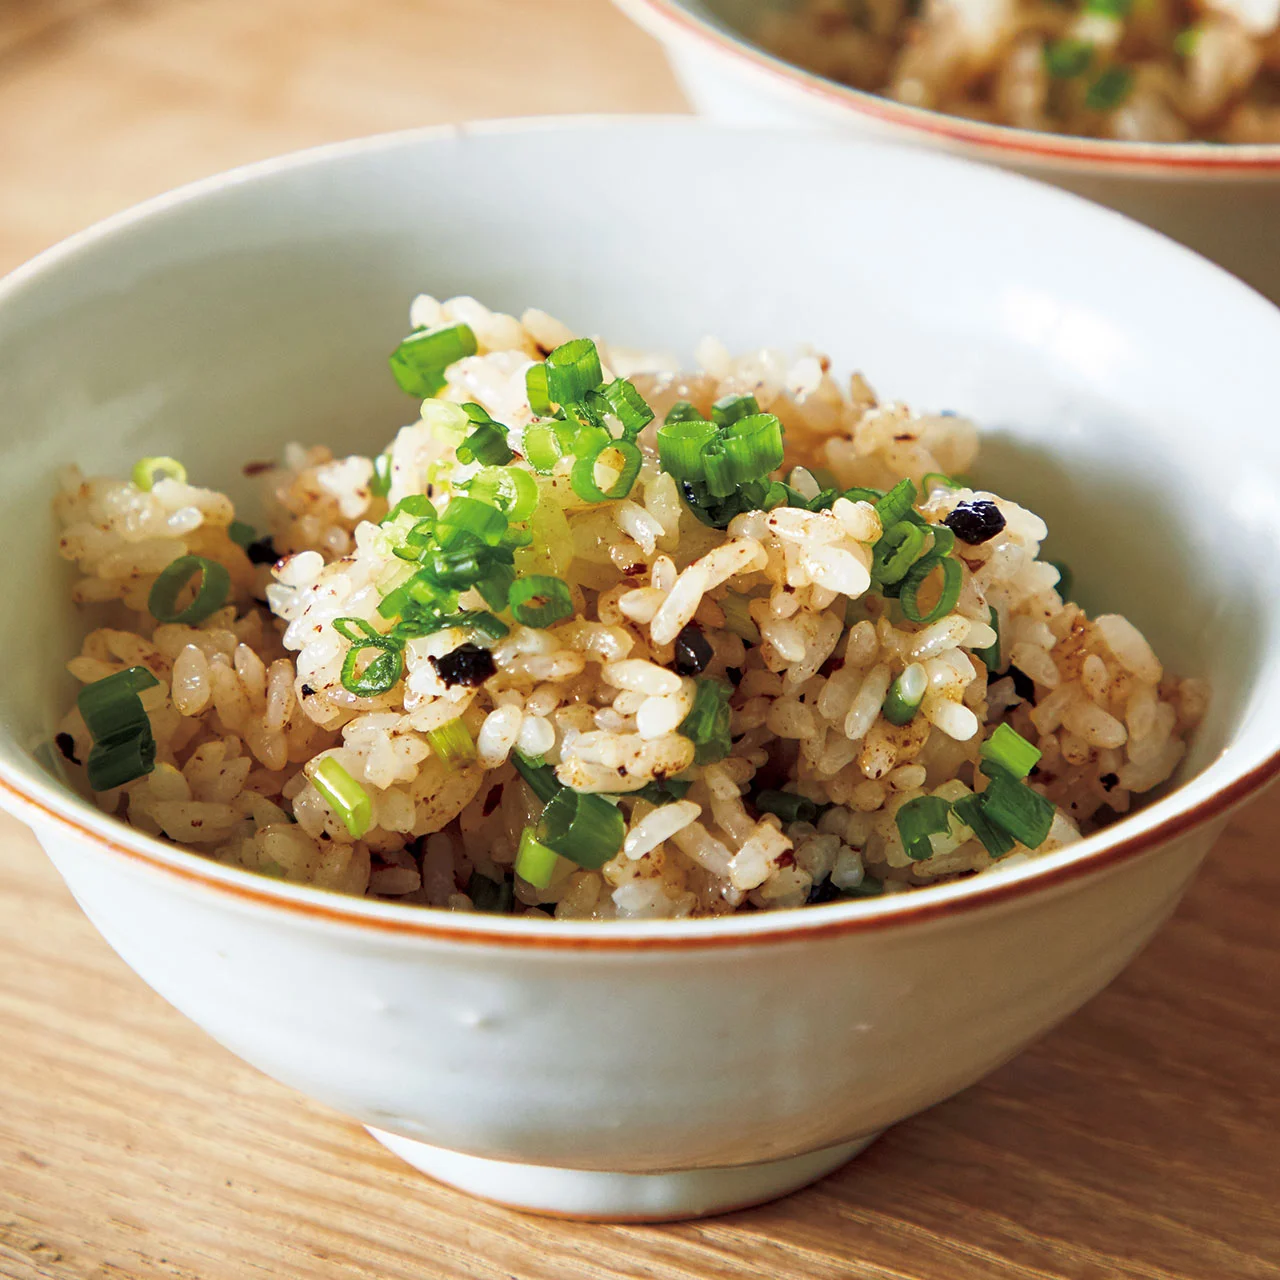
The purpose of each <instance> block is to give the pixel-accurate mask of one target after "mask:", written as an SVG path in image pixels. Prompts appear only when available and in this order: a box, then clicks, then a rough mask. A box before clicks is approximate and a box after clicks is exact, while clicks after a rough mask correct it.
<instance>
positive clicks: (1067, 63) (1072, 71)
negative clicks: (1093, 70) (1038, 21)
mask: <svg viewBox="0 0 1280 1280" xmlns="http://www.w3.org/2000/svg"><path fill="white" fill-rule="evenodd" d="M1092 62H1093V45H1092V44H1091V43H1090V42H1089V41H1088V40H1076V39H1074V38H1071V37H1067V38H1065V39H1062V40H1052V41H1050V42H1049V43H1048V44H1047V45H1045V47H1044V65H1045V70H1047V71H1048V73H1049V74H1050V75H1051V76H1053V78H1054V79H1055V80H1074V79H1075V78H1076V77H1077V76H1082V75H1084V73H1085V72H1086V71H1088V70H1089V66H1090V64H1091V63H1092Z"/></svg>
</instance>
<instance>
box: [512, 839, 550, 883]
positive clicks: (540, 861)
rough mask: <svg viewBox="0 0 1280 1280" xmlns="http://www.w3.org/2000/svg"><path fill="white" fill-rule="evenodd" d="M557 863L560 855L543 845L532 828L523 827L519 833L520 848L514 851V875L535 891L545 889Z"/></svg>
mask: <svg viewBox="0 0 1280 1280" xmlns="http://www.w3.org/2000/svg"><path fill="white" fill-rule="evenodd" d="M559 861H560V855H559V854H558V853H557V852H556V851H555V850H554V849H549V848H548V847H547V846H546V845H545V844H543V843H542V842H541V841H540V840H539V839H538V833H537V832H536V831H535V830H534V829H533V828H532V827H525V829H524V830H523V831H522V832H521V833H520V847H519V848H518V849H517V850H516V875H518V876H519V877H520V879H521V880H524V881H526V882H527V883H529V884H531V885H533V887H534V888H535V889H545V888H546V887H547V885H549V884H550V883H551V877H552V876H554V875H555V871H556V863H557V862H559Z"/></svg>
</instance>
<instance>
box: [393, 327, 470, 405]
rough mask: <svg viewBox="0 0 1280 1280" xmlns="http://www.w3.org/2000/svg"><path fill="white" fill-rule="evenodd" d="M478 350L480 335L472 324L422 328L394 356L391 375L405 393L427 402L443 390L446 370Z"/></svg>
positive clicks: (401, 345) (411, 335)
mask: <svg viewBox="0 0 1280 1280" xmlns="http://www.w3.org/2000/svg"><path fill="white" fill-rule="evenodd" d="M476 351H477V346H476V335H475V333H474V332H472V329H471V326H470V325H465V324H452V325H449V326H447V327H446V328H444V329H431V330H427V329H420V330H419V331H418V332H417V333H411V334H410V335H409V336H408V337H407V338H406V339H405V340H404V341H403V342H402V343H401V344H400V345H399V346H398V347H397V348H396V349H395V350H394V351H393V352H392V353H391V359H390V364H391V372H392V373H393V374H394V375H395V380H396V382H397V383H399V385H400V389H401V390H402V391H407V392H408V393H409V394H410V395H411V396H417V397H418V398H419V399H421V400H426V399H428V398H429V397H431V396H434V395H435V394H436V392H438V391H441V390H443V388H444V385H445V382H446V379H445V376H444V371H445V370H446V369H447V368H448V367H449V366H450V365H451V364H453V363H454V361H455V360H461V359H462V358H463V357H464V356H473V355H475V353H476Z"/></svg>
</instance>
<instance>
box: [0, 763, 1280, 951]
mask: <svg viewBox="0 0 1280 1280" xmlns="http://www.w3.org/2000/svg"><path fill="white" fill-rule="evenodd" d="M1277 776H1280V751H1277V752H1275V754H1273V755H1272V756H1270V757H1269V758H1268V759H1266V760H1264V761H1263V762H1262V763H1261V764H1259V765H1257V766H1256V767H1255V768H1253V769H1251V770H1250V771H1249V772H1248V773H1246V774H1244V775H1242V776H1241V777H1239V778H1236V779H1235V780H1233V781H1232V782H1230V783H1228V784H1227V785H1226V786H1225V787H1223V788H1222V789H1221V790H1219V791H1216V792H1214V793H1213V794H1212V795H1210V796H1207V797H1206V798H1205V799H1203V800H1201V801H1200V802H1199V803H1197V804H1195V805H1194V806H1192V807H1191V808H1190V809H1187V810H1183V811H1180V812H1179V811H1177V810H1176V809H1175V810H1174V811H1173V812H1170V813H1168V814H1167V815H1162V816H1161V818H1160V820H1159V821H1158V822H1157V823H1156V824H1155V825H1154V826H1151V827H1149V828H1146V829H1140V830H1136V831H1134V832H1132V834H1125V833H1124V832H1123V830H1122V828H1123V827H1124V826H1128V825H1129V824H1130V822H1132V821H1133V819H1122V820H1121V822H1120V823H1117V824H1116V825H1115V826H1113V827H1110V828H1108V829H1107V830H1104V831H1099V832H1096V833H1095V834H1093V835H1091V836H1086V837H1085V838H1084V839H1083V840H1081V841H1080V842H1079V843H1078V844H1073V845H1071V846H1070V847H1069V848H1068V849H1066V850H1063V851H1060V852H1058V853H1054V854H1049V855H1046V856H1045V857H1044V858H1043V860H1042V862H1043V863H1048V864H1050V865H1047V866H1044V865H1042V864H1041V863H1038V862H1034V861H1033V862H1031V863H1029V864H1025V865H1024V866H1023V867H1021V868H1019V869H1018V870H1017V871H1016V872H1014V873H1013V874H1012V875H1010V874H1008V873H1005V874H1003V875H999V874H997V875H991V874H990V873H987V874H985V875H981V876H972V877H969V878H967V879H965V880H960V881H956V882H953V883H951V884H945V885H934V886H928V887H925V888H921V889H915V890H913V891H912V892H911V893H905V894H893V895H891V896H890V897H889V898H887V899H885V900H883V901H881V902H868V901H863V902H856V903H850V904H840V903H828V904H824V905H822V906H809V907H797V908H793V909H791V910H785V911H766V912H758V913H754V914H748V915H737V916H728V917H723V918H721V919H718V920H706V919H694V920H683V921H675V922H673V921H664V920H649V921H639V922H635V923H631V924H628V923H625V922H620V921H608V922H604V923H601V922H597V921H589V920H588V921H574V920H568V921H566V920H549V921H540V920H539V921H525V920H520V919H510V920H502V921H501V922H490V921H489V920H486V921H485V923H484V924H482V925H477V924H475V923H473V922H474V921H476V919H477V917H476V916H475V915H473V914H471V913H459V912H450V911H445V910H443V909H441V908H430V907H425V908H424V907H403V906H397V905H396V904H394V903H388V902H383V901H379V900H376V899H375V900H370V899H366V898H347V897H346V896H345V895H343V894H339V893H333V892H330V891H328V890H324V889H312V888H309V887H307V886H304V885H289V886H285V885H283V884H281V883H280V882H278V881H274V880H271V879H268V878H267V877H264V876H261V875H258V874H256V873H254V872H251V871H244V870H241V869H239V868H236V867H224V866H222V865H220V864H218V863H213V862H210V861H209V860H208V859H206V858H202V857H201V856H200V855H199V854H196V853H190V852H188V851H187V850H185V849H182V848H179V847H178V846H171V845H168V844H165V843H164V842H162V841H160V840H157V839H154V838H153V837H151V836H148V835H146V834H144V833H142V832H140V831H136V830H134V829H133V828H131V827H129V826H127V825H125V824H124V823H123V822H119V821H113V820H112V819H110V818H108V817H106V816H105V815H104V817H103V822H102V829H101V830H95V828H94V827H91V826H88V825H86V824H84V823H80V822H77V821H75V819H74V818H70V817H68V816H67V815H66V814H64V813H60V812H58V810H56V809H54V808H52V807H51V806H49V805H47V804H45V803H44V802H43V801H42V800H41V799H40V798H39V797H37V796H35V795H32V794H31V793H30V792H28V791H26V790H24V789H23V788H22V787H21V786H20V785H18V784H17V783H16V782H14V781H13V780H12V779H10V778H8V777H5V776H3V774H2V773H0V788H3V789H4V790H5V791H6V792H7V793H8V795H9V797H10V799H11V802H12V803H11V806H9V807H10V808H11V812H14V813H17V814H19V815H21V814H23V813H27V814H30V820H31V822H32V824H33V825H34V824H37V823H41V822H53V823H56V824H57V825H58V826H60V827H63V828H64V829H65V830H67V831H68V832H70V833H71V834H73V835H74V836H76V837H79V838H81V839H84V840H89V841H93V842H94V843H96V844H99V845H102V846H104V847H105V848H107V849H109V850H110V851H111V852H112V853H113V854H118V855H120V856H122V857H124V858H128V859H131V860H133V861H135V862H137V863H140V864H142V865H144V866H146V867H148V868H150V869H153V870H156V871H160V872H162V873H164V874H166V875H170V876H174V877H177V878H178V879H180V880H185V881H188V882H190V883H193V884H199V885H202V886H204V887H206V888H210V889H213V890H214V891H215V892H217V893H222V894H227V895H228V896H230V897H233V898H238V899H241V900H243V901H246V902H252V903H257V904H260V905H263V906H269V907H272V908H278V909H281V910H284V911H287V912H290V913H294V914H298V915H301V916H310V917H312V918H314V919H316V920H323V921H327V922H331V923H337V924H348V925H353V926H355V927H357V928H362V929H370V930H372V931H374V932H378V933H393V934H406V935H409V936H413V937H423V938H436V939H441V940H448V941H452V942H465V943H480V944H484V945H487V946H493V945H500V946H507V947H532V948H535V949H543V948H545V949H552V950H568V951H644V950H652V949H662V950H681V949H704V948H717V947H735V946H758V945H760V944H762V943H774V942H796V941H801V940H804V939H809V938H824V937H832V936H836V935H839V934H845V933H863V932H874V931H877V930H881V929H891V928H895V927H897V926H900V925H912V924H924V923H926V922H928V921H931V920H939V919H943V918H945V917H948V916H953V915H958V914H960V913H963V912H969V911H973V910H977V909H978V908H981V907H987V906H994V905H996V904H999V903H1003V902H1008V901H1011V900H1013V899H1015V898H1020V897H1024V896H1025V895H1027V894H1029V893H1034V892H1035V891H1037V890H1039V889H1047V888H1050V887H1052V886H1056V885H1061V884H1066V883H1069V882H1070V881H1072V880H1075V879H1077V878H1079V877H1081V876H1088V875H1092V874H1095V873H1098V872H1101V871H1104V870H1105V869H1107V868H1108V867H1112V866H1116V865H1118V864H1120V863H1122V862H1127V861H1129V860H1130V859H1131V858H1136V857H1139V856H1141V855H1142V854H1143V853H1145V852H1146V851H1147V850H1149V849H1151V848H1153V847H1154V846H1155V845H1157V844H1160V843H1162V842H1163V841H1166V840H1171V839H1173V838H1175V837H1176V836H1180V835H1184V834H1186V833H1187V832H1190V831H1194V830H1196V829H1197V828H1200V827H1203V826H1205V825H1206V824H1208V823H1211V822H1213V821H1214V820H1215V819H1219V818H1226V817H1227V816H1229V815H1230V813H1231V812H1232V811H1233V810H1235V809H1236V808H1238V807H1239V806H1240V805H1242V804H1244V803H1245V802H1246V801H1248V800H1249V799H1250V798H1251V797H1252V796H1254V795H1256V794H1257V793H1258V792H1259V791H1261V790H1262V789H1263V788H1264V787H1266V786H1267V784H1268V783H1270V782H1272V781H1274V780H1275V779H1276V777H1277ZM1168 804H1169V799H1168V798H1166V799H1165V800H1161V801H1157V802H1156V803H1155V804H1153V805H1151V806H1149V807H1148V808H1146V809H1142V810H1139V811H1138V812H1139V813H1140V814H1143V815H1148V814H1151V813H1153V812H1154V811H1156V810H1159V809H1162V808H1164V807H1166V806H1167V805H1168Z"/></svg>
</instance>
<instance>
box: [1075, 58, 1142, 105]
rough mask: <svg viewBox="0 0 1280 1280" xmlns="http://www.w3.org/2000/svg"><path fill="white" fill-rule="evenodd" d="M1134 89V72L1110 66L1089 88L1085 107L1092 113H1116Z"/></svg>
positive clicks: (1125, 68) (1085, 98)
mask: <svg viewBox="0 0 1280 1280" xmlns="http://www.w3.org/2000/svg"><path fill="white" fill-rule="evenodd" d="M1132 89H1133V72H1132V71H1130V70H1129V68H1128V67H1121V66H1110V67H1107V68H1106V70H1105V71H1103V72H1102V73H1101V74H1100V75H1099V76H1098V78H1097V79H1096V80H1095V81H1094V82H1093V83H1092V84H1091V85H1090V86H1089V88H1088V90H1087V91H1086V93H1085V95H1084V105H1085V106H1086V107H1088V108H1089V110H1090V111H1114V110H1115V109H1116V108H1117V107H1118V106H1120V104H1121V103H1122V102H1124V100H1125V99H1126V98H1127V97H1128V96H1129V93H1130V91H1131V90H1132Z"/></svg>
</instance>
